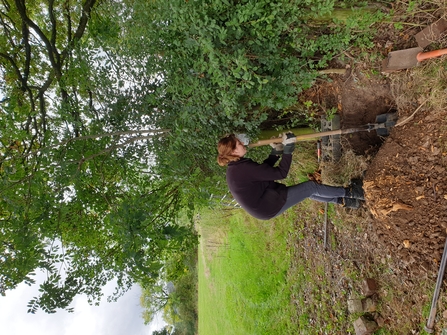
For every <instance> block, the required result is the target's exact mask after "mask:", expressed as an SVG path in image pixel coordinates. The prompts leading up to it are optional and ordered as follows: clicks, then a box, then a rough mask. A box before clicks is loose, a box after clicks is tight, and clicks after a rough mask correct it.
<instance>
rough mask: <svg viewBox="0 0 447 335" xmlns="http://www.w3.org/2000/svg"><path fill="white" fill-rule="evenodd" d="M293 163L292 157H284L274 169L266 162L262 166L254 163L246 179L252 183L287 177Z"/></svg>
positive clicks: (286, 155)
mask: <svg viewBox="0 0 447 335" xmlns="http://www.w3.org/2000/svg"><path fill="white" fill-rule="evenodd" d="M291 163H292V155H288V154H285V155H282V158H281V161H280V162H279V165H278V166H276V167H274V166H271V165H269V164H268V163H266V162H265V161H264V163H262V164H257V163H254V164H253V165H252V166H251V168H250V173H249V174H247V176H246V178H247V179H248V180H251V181H273V180H280V179H284V178H286V177H287V174H288V173H289V169H290V165H291Z"/></svg>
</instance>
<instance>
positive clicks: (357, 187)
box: [345, 179, 365, 200]
mask: <svg viewBox="0 0 447 335" xmlns="http://www.w3.org/2000/svg"><path fill="white" fill-rule="evenodd" d="M345 190H346V195H345V198H352V199H359V200H365V193H364V192H363V182H362V180H361V179H354V180H352V181H351V185H349V187H348V188H346V189H345Z"/></svg>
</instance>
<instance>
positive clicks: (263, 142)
mask: <svg viewBox="0 0 447 335" xmlns="http://www.w3.org/2000/svg"><path fill="white" fill-rule="evenodd" d="M366 130H368V129H365V128H351V129H337V130H330V131H323V132H321V133H313V134H306V135H298V136H296V137H295V142H297V141H305V140H313V139H317V138H320V137H324V136H333V135H341V134H350V133H356V132H359V131H366ZM281 142H282V138H281V137H277V138H270V139H268V140H260V141H257V142H253V143H250V144H249V145H248V147H249V148H253V147H260V146H262V145H269V144H271V143H281Z"/></svg>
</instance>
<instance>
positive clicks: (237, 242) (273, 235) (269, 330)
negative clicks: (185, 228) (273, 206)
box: [199, 210, 296, 335]
mask: <svg viewBox="0 0 447 335" xmlns="http://www.w3.org/2000/svg"><path fill="white" fill-rule="evenodd" d="M233 212H234V214H231V215H226V216H225V214H224V213H221V215H219V216H218V219H217V216H216V213H215V212H213V213H211V212H210V213H207V214H205V215H204V216H203V217H202V220H201V222H203V224H202V225H201V228H200V229H201V245H200V248H199V334H214V335H219V334H225V335H227V334H235V335H236V334H244V335H247V334H253V335H255V334H256V335H261V334H291V333H296V331H295V329H294V327H296V325H294V324H293V323H292V319H293V318H292V313H293V310H292V306H291V304H290V296H291V292H290V288H289V287H288V282H287V271H288V269H289V266H290V263H291V259H290V257H291V256H290V253H289V252H288V248H287V237H288V234H289V231H290V229H291V228H292V226H293V225H292V224H288V223H287V222H293V221H294V220H293V219H292V218H291V217H290V215H283V216H282V217H281V218H278V219H277V220H272V221H269V222H268V223H264V222H262V221H257V220H255V219H252V218H250V217H248V216H247V215H246V214H245V213H243V211H241V210H236V211H233ZM290 214H293V213H290Z"/></svg>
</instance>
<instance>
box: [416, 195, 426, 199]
mask: <svg viewBox="0 0 447 335" xmlns="http://www.w3.org/2000/svg"><path fill="white" fill-rule="evenodd" d="M424 198H425V196H424V195H421V196H419V197H416V200H421V199H424Z"/></svg>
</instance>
